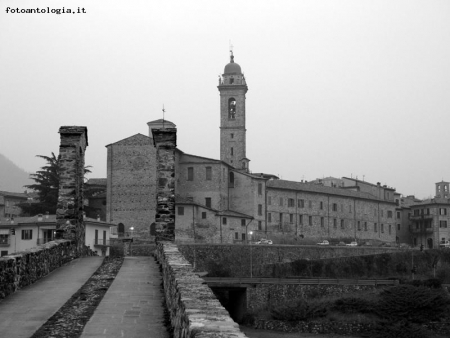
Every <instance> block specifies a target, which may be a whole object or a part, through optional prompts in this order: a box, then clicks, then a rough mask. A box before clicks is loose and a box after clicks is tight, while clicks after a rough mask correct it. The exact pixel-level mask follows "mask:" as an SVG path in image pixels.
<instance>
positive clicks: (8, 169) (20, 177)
mask: <svg viewBox="0 0 450 338" xmlns="http://www.w3.org/2000/svg"><path fill="white" fill-rule="evenodd" d="M29 176H30V174H29V173H27V172H26V171H25V170H23V169H21V168H19V167H18V166H17V165H15V164H14V163H13V162H12V161H11V160H9V159H8V158H6V157H5V156H4V155H2V154H0V190H1V191H9V192H24V191H25V190H26V188H24V187H23V186H24V185H26V184H33V183H34V181H33V180H30V179H29Z"/></svg>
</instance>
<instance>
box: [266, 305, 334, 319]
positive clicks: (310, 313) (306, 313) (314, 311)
mask: <svg viewBox="0 0 450 338" xmlns="http://www.w3.org/2000/svg"><path fill="white" fill-rule="evenodd" d="M328 308H329V304H328V302H323V301H310V302H308V301H306V300H304V299H302V300H300V301H298V302H296V303H291V304H286V305H282V306H277V307H273V308H271V309H270V313H271V315H272V318H273V319H276V320H286V321H295V322H296V321H306V320H309V319H315V318H321V317H325V316H326V315H327V313H328Z"/></svg>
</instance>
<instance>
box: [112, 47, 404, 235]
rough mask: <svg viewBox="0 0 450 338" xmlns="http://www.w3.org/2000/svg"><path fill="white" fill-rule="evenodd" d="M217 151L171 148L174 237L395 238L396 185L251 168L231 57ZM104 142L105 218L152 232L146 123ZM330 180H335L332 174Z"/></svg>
mask: <svg viewBox="0 0 450 338" xmlns="http://www.w3.org/2000/svg"><path fill="white" fill-rule="evenodd" d="M218 90H219V95H220V107H219V110H220V154H219V159H212V158H206V157H202V156H197V155H193V154H187V153H184V152H183V151H182V150H180V149H177V150H176V152H175V194H176V200H175V201H176V216H175V217H176V218H175V219H176V221H175V238H176V240H178V241H196V242H210V243H243V242H244V243H245V242H247V241H248V240H249V234H251V235H252V237H251V238H250V239H252V240H254V239H258V238H262V237H269V238H270V237H271V236H275V234H276V235H277V236H287V237H289V238H294V237H295V238H311V239H314V240H316V239H317V240H320V239H335V240H339V239H350V238H351V239H353V240H357V241H359V242H365V241H370V240H379V241H385V242H395V241H396V226H395V225H396V222H395V210H396V204H395V201H394V193H395V189H393V188H389V187H386V186H381V185H379V184H377V185H374V184H370V183H367V182H361V181H358V180H356V181H355V180H353V179H351V178H350V179H349V178H341V179H335V180H324V181H319V180H316V181H314V182H309V183H308V182H291V181H286V180H280V179H278V177H277V176H275V175H271V174H265V173H252V172H251V170H250V160H249V159H248V158H247V153H246V142H247V140H246V113H247V112H246V108H245V105H246V93H247V91H248V86H247V81H246V79H245V77H244V75H243V73H242V70H241V67H240V66H239V65H238V64H237V63H235V62H234V56H233V55H232V54H231V56H230V62H229V63H228V64H227V65H226V66H225V69H224V73H223V74H222V76H221V77H220V79H219V84H218ZM148 126H149V135H148V136H146V135H142V134H136V135H134V136H131V137H129V138H126V139H123V140H120V141H118V142H115V143H111V144H109V145H108V146H107V151H108V153H107V154H108V159H107V161H108V163H107V168H108V169H107V194H106V200H107V201H106V202H107V203H106V204H107V205H106V210H107V212H106V221H107V222H112V223H115V224H118V225H119V231H120V229H121V228H123V229H124V230H125V231H130V230H132V231H133V232H134V234H135V235H137V236H140V237H149V236H151V229H152V223H153V222H154V217H155V209H156V187H157V182H156V172H157V168H156V165H155V163H156V161H155V156H156V151H155V147H154V145H153V140H152V132H151V130H152V129H158V128H175V124H173V123H172V122H169V121H164V120H156V121H152V122H149V123H148ZM335 181H336V182H335Z"/></svg>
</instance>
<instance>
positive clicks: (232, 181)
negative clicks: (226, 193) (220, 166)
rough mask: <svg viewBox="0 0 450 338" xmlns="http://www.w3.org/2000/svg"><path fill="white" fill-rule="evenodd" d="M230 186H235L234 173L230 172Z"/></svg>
mask: <svg viewBox="0 0 450 338" xmlns="http://www.w3.org/2000/svg"><path fill="white" fill-rule="evenodd" d="M230 188H234V173H233V172H231V173H230Z"/></svg>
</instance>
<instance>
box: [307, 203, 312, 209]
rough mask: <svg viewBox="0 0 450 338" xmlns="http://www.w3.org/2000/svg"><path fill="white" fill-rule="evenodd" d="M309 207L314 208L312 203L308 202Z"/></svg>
mask: <svg viewBox="0 0 450 338" xmlns="http://www.w3.org/2000/svg"><path fill="white" fill-rule="evenodd" d="M308 207H309V208H310V209H311V208H312V201H308Z"/></svg>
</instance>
